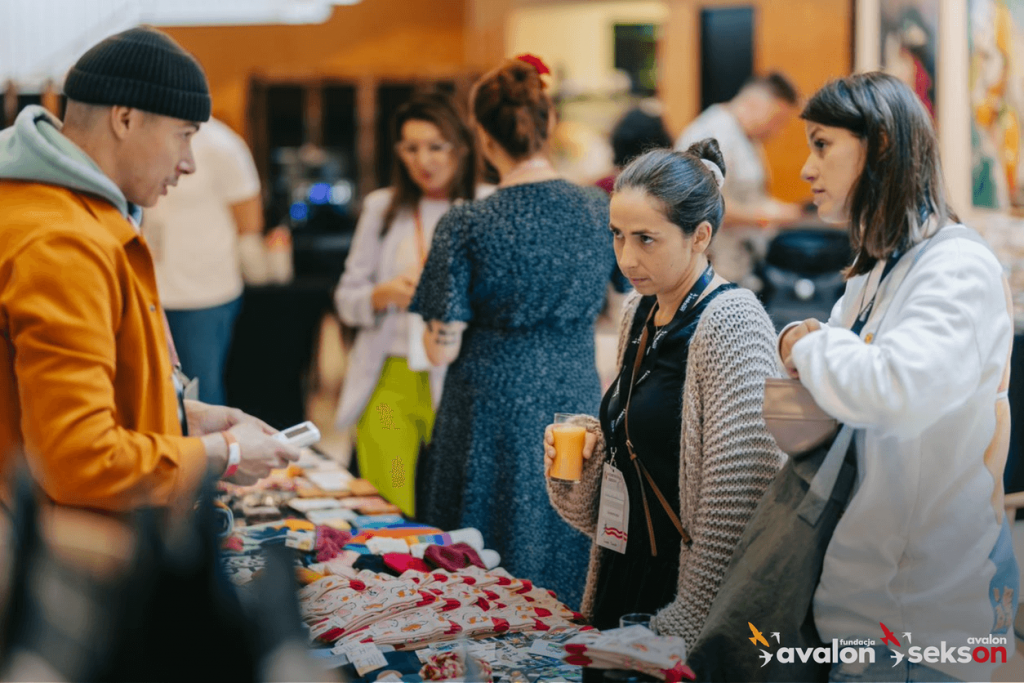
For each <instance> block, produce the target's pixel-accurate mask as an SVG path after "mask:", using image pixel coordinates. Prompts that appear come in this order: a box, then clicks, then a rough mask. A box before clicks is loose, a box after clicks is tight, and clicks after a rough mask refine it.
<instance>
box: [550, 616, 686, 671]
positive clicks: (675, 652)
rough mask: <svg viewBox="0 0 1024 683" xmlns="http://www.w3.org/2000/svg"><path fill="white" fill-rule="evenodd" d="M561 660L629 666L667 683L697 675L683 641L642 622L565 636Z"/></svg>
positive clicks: (601, 666) (606, 666)
mask: <svg viewBox="0 0 1024 683" xmlns="http://www.w3.org/2000/svg"><path fill="white" fill-rule="evenodd" d="M564 648H565V652H566V655H565V657H564V658H563V660H562V661H564V662H565V663H567V664H574V665H576V666H588V667H591V668H596V669H628V670H632V671H640V672H641V673H645V674H648V675H650V676H654V677H655V678H658V679H660V680H663V681H668V682H669V683H677V682H678V681H692V680H694V679H695V678H696V676H695V675H694V673H693V671H692V670H691V669H690V667H688V666H686V665H685V664H684V663H683V662H684V661H685V660H686V642H685V641H684V640H683V639H682V638H677V637H675V636H658V635H655V634H654V632H653V631H651V630H649V629H647V628H645V627H643V626H628V627H626V628H617V629H611V630H609V631H603V632H600V631H587V632H583V633H580V634H579V635H577V636H575V637H574V638H571V639H570V640H567V641H566V642H565V644H564Z"/></svg>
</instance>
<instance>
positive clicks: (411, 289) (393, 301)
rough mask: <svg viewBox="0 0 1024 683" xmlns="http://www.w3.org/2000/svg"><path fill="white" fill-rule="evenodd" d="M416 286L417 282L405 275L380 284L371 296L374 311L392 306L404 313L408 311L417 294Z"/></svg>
mask: <svg viewBox="0 0 1024 683" xmlns="http://www.w3.org/2000/svg"><path fill="white" fill-rule="evenodd" d="M416 284H417V282H416V280H413V279H412V278H411V277H409V276H408V275H406V274H404V273H403V274H402V275H399V276H398V277H396V278H393V279H391V280H388V281H387V282H382V283H380V284H379V285H377V286H376V287H374V288H373V293H372V294H371V295H370V300H371V302H372V304H373V310H375V311H383V310H385V309H387V308H390V307H391V306H394V307H395V308H397V309H399V310H402V311H404V310H406V309H408V308H409V302H410V301H412V296H413V294H415V293H416Z"/></svg>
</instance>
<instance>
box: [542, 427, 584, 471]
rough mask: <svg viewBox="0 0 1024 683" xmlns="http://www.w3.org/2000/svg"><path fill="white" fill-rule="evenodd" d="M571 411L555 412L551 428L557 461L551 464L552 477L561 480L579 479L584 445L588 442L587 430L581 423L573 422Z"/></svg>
mask: <svg viewBox="0 0 1024 683" xmlns="http://www.w3.org/2000/svg"><path fill="white" fill-rule="evenodd" d="M571 417H573V416H572V415H571V414H569V413H555V422H554V426H553V427H552V428H551V432H552V435H553V436H554V438H555V462H554V463H553V464H552V465H551V473H550V477H551V478H552V479H559V480H561V481H579V480H580V475H581V474H582V473H583V445H584V444H585V443H586V442H587V430H586V429H585V428H584V427H582V426H581V425H577V424H571V423H570V422H569V418H571Z"/></svg>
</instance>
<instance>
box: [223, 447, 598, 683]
mask: <svg viewBox="0 0 1024 683" xmlns="http://www.w3.org/2000/svg"><path fill="white" fill-rule="evenodd" d="M221 487H222V489H223V491H222V492H221V494H220V498H221V501H222V502H223V503H224V504H225V505H226V506H227V507H229V508H230V509H231V510H232V512H233V518H234V528H233V530H232V532H231V533H230V534H228V535H226V537H225V539H224V542H223V544H224V551H223V557H222V559H221V562H222V566H223V568H224V569H225V572H226V573H227V575H228V579H229V580H230V581H231V582H232V583H233V584H234V585H235V586H237V588H238V590H240V591H242V592H246V591H249V590H251V589H252V588H254V587H255V585H256V581H255V578H256V575H257V574H258V573H259V572H260V571H261V569H262V567H263V566H264V562H265V561H264V554H263V550H264V549H266V548H267V547H268V546H270V545H285V546H287V547H291V548H294V549H295V550H296V552H295V571H296V576H297V578H298V580H299V583H300V584H302V588H300V590H299V607H300V611H301V613H302V616H303V620H304V621H305V623H306V626H307V628H308V632H309V638H310V642H311V651H310V653H311V657H312V658H313V659H314V660H315V662H316V663H317V664H318V665H319V666H320V667H321V668H323V669H337V668H343V673H344V674H345V675H346V676H349V677H351V679H353V680H361V681H363V680H365V681H375V680H377V676H378V675H381V674H384V673H385V672H387V671H393V672H396V673H397V674H398V675H399V676H400V677H401V678H400V680H404V681H420V680H423V679H422V678H421V677H420V676H419V673H418V672H419V669H420V667H421V666H423V664H424V663H427V664H428V665H431V666H433V665H434V664H435V663H436V662H437V661H438V658H439V657H440V659H441V660H442V661H443V660H444V658H445V657H450V655H445V653H449V652H453V651H455V652H460V653H465V654H468V655H470V656H471V657H472V658H474V659H476V660H479V661H482V662H485V663H486V664H487V666H488V667H489V668H490V669H491V671H492V672H493V674H494V679H495V680H506V681H516V680H526V681H537V680H545V681H554V680H557V681H579V680H580V675H581V671H582V669H581V667H579V666H572V665H569V664H565V663H563V662H562V661H561V657H562V656H564V655H565V651H564V649H563V648H562V646H561V643H563V642H565V641H566V640H568V639H570V638H572V637H574V636H576V635H577V634H578V633H580V632H581V629H583V630H586V629H588V628H589V627H585V626H584V625H583V624H582V623H580V621H579V620H580V619H582V617H581V615H579V614H578V613H574V612H572V611H571V610H570V609H569V608H567V607H566V606H564V605H562V604H561V603H559V602H558V601H557V599H555V597H554V595H553V594H550V593H549V592H548V591H545V590H544V589H543V588H540V587H535V586H533V585H532V583H531V582H530V581H527V580H524V579H518V578H516V577H512V576H511V575H509V574H508V573H507V572H504V570H502V569H501V568H500V567H493V568H491V569H485V568H484V567H479V566H473V565H472V564H468V563H467V564H466V566H464V567H461V568H460V567H458V566H456V565H457V564H458V563H457V562H453V565H452V566H448V564H447V563H448V559H449V556H452V555H454V551H455V549H456V548H458V547H459V546H456V545H453V544H452V542H453V541H456V540H457V539H471V538H472V537H473V534H471V533H462V535H461V536H459V535H457V534H456V533H455V532H452V534H443V533H433V532H437V531H438V530H436V529H430V528H424V527H422V526H420V525H418V524H416V523H415V522H412V521H410V520H408V519H406V518H403V517H402V516H401V515H398V514H395V513H396V510H397V509H396V508H394V506H391V505H390V504H389V503H387V502H386V501H384V500H383V499H381V498H379V497H378V496H376V495H375V491H374V490H373V488H372V485H370V484H368V482H364V481H363V480H359V479H353V478H352V476H351V475H350V474H348V472H347V471H345V470H344V469H342V468H341V467H340V466H339V465H337V464H336V463H334V462H333V461H329V460H328V459H326V458H324V457H323V456H320V455H318V454H316V453H315V452H313V451H310V450H309V449H303V454H302V458H301V459H300V461H299V462H298V463H296V464H294V465H292V466H290V467H289V468H288V469H287V470H283V471H277V472H275V473H274V474H272V475H271V476H270V477H268V478H267V479H264V480H262V481H261V482H260V483H259V484H258V485H257V486H254V487H236V486H233V485H230V484H225V483H222V484H221ZM476 537H477V538H479V539H480V540H479V542H477V545H479V546H480V547H481V549H482V537H480V536H479V532H476ZM465 542H466V543H470V542H472V541H465ZM423 545H425V546H426V549H425V550H424V548H422V547H420V548H419V552H418V554H419V555H421V556H422V557H423V558H424V560H418V561H419V562H420V563H421V566H422V567H423V569H421V568H419V567H418V566H417V567H410V568H409V569H406V570H405V571H402V572H401V573H399V572H398V571H397V570H396V569H395V567H394V566H393V564H391V563H393V562H394V561H395V558H398V559H400V560H401V559H402V558H405V559H406V560H407V561H408V562H409V563H413V561H414V557H415V556H416V555H417V546H423ZM396 546H397V547H398V548H405V550H404V551H402V550H396V549H395V548H396ZM431 548H433V549H434V550H431ZM438 548H442V549H444V548H450V549H451V552H445V553H442V552H440V551H438V550H437V549H438ZM460 552H461V551H460ZM480 556H483V557H486V556H487V555H486V553H484V552H483V551H482V550H481V552H480ZM467 557H468V556H467ZM439 558H440V559H439ZM477 559H479V558H477ZM427 560H428V561H430V562H431V563H432V564H431V568H429V569H427V565H426V564H425V561H427ZM371 567H372V568H371ZM389 570H390V571H392V572H393V573H392V574H390V575H388V574H387V573H386V572H388V571H389ZM396 574H397V575H396ZM371 638H372V640H373V648H374V649H376V650H379V651H380V652H381V653H383V654H384V655H385V659H386V661H387V665H386V666H383V667H379V668H377V669H374V670H372V671H366V672H363V675H362V676H360V675H359V674H358V673H357V672H356V671H355V668H354V664H352V663H349V658H350V657H351V656H354V655H353V654H352V650H351V648H352V647H353V646H358V645H359V643H360V642H364V641H367V640H370V639H371ZM387 680H399V679H397V678H394V679H387Z"/></svg>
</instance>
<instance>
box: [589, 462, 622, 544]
mask: <svg viewBox="0 0 1024 683" xmlns="http://www.w3.org/2000/svg"><path fill="white" fill-rule="evenodd" d="M628 530H629V492H627V491H626V481H625V479H623V478H622V472H620V471H619V469H618V468H617V467H613V466H612V465H610V464H608V463H605V464H604V474H603V476H602V477H601V505H600V507H599V508H598V511H597V544H598V545H599V546H601V547H602V548H608V549H609V550H614V551H615V552H617V553H624V552H626V541H627V533H626V532H627V531H628Z"/></svg>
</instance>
